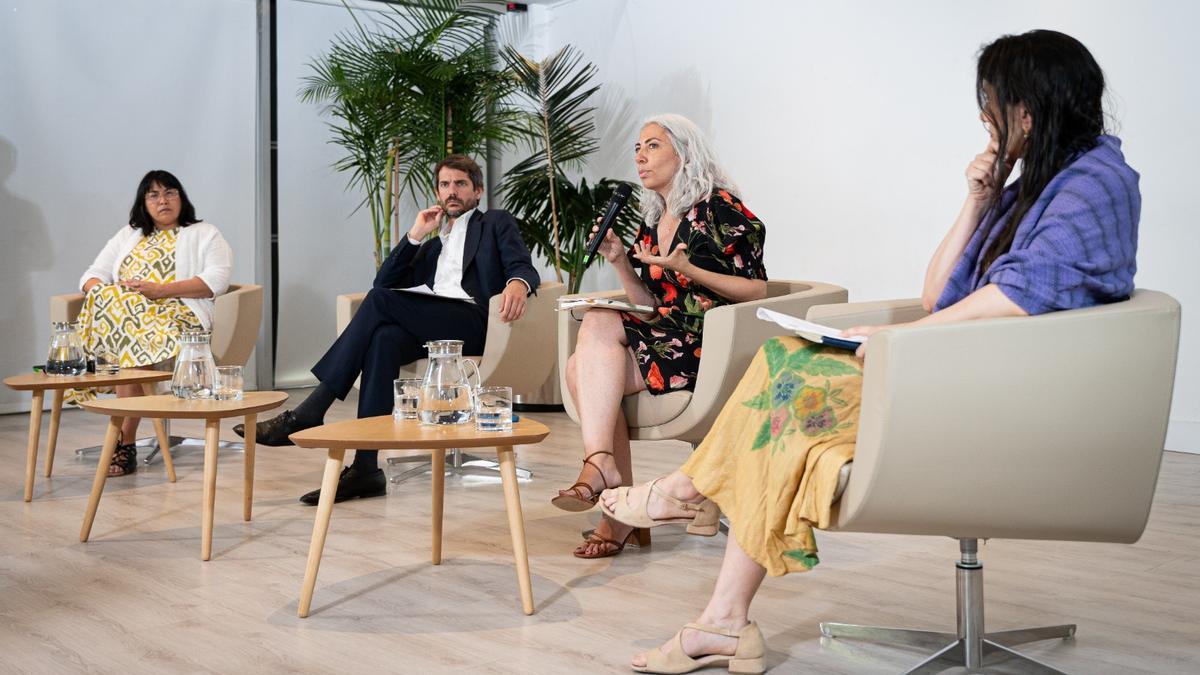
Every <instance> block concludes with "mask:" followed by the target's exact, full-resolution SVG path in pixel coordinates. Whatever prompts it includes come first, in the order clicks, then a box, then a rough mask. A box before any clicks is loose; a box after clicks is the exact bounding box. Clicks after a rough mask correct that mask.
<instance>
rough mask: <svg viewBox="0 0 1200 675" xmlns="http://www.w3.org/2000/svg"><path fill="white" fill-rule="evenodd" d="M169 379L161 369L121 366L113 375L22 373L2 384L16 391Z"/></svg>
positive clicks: (100, 385)
mask: <svg viewBox="0 0 1200 675" xmlns="http://www.w3.org/2000/svg"><path fill="white" fill-rule="evenodd" d="M169 379H171V373H169V372H166V371H163V370H145V369H140V368H122V369H121V370H120V371H119V372H117V373H116V374H115V375H97V374H96V373H85V374H83V375H47V374H45V373H22V374H20V375H13V376H12V377H6V378H4V384H6V385H8V387H9V388H11V389H16V390H17V391H28V390H38V389H75V388H80V389H83V388H87V387H111V386H113V385H117V384H142V383H145V382H162V381H163V380H169Z"/></svg>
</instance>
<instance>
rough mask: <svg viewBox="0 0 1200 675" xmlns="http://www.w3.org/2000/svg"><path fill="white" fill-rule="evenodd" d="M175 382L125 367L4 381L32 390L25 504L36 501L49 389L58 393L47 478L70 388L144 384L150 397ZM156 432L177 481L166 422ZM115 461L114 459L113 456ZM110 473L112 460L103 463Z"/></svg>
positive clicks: (48, 437)
mask: <svg viewBox="0 0 1200 675" xmlns="http://www.w3.org/2000/svg"><path fill="white" fill-rule="evenodd" d="M169 379H171V373H167V372H164V371H161V370H145V369H139V368H124V369H122V370H121V371H120V372H118V373H116V374H115V375H97V374H95V373H87V374H85V375H46V374H45V373H24V374H21V375H13V376H12V377H7V378H5V379H4V384H5V385H7V386H8V388H10V389H14V390H16V391H32V392H33V407H32V408H30V409H29V447H28V448H27V449H26V451H25V501H27V502H28V501H33V474H34V472H35V471H36V467H37V456H38V436H39V434H40V433H41V431H42V404H43V402H44V401H45V397H46V390H47V389H49V390H51V391H53V392H54V394H53V396H54V398H53V399H52V400H51V404H50V429H49V431H48V432H47V434H46V478H49V477H50V473H51V471H53V469H54V448H55V446H56V445H58V420H59V417H61V416H62V404H63V392H64V391H66V390H67V389H76V388H78V389H83V388H87V387H113V386H116V385H124V384H140V385H142V391H143V392H145V393H146V394H147V395H151V394H153V393H154V383H156V382H163V381H165V380H169ZM154 432H155V434H156V435H157V436H158V446H159V447H160V448H163V464H165V465H166V467H167V478H168V479H169V480H170V481H171V482H172V483H174V482H175V464H174V463H173V462H172V461H171V453H170V452H169V451H168V449H167V446H168V445H170V444H169V443H168V441H167V432H166V430H165V429H164V428H163V423H162V420H159V419H156V420H154ZM110 459H111V457H110ZM102 466H104V467H105V470H106V471H107V470H108V460H105V461H104V462H103V463H102Z"/></svg>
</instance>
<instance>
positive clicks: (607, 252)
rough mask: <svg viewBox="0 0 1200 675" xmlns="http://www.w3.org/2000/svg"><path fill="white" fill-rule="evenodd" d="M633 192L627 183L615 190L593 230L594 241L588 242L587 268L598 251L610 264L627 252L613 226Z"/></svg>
mask: <svg viewBox="0 0 1200 675" xmlns="http://www.w3.org/2000/svg"><path fill="white" fill-rule="evenodd" d="M632 192H633V188H631V187H629V185H627V184H625V183H621V184H620V185H618V186H617V187H616V189H615V190H613V193H612V197H610V198H609V200H608V204H606V205H605V206H604V214H603V215H601V216H600V218H598V219H597V221H596V226H595V227H593V228H592V239H591V241H589V242H588V247H587V252H586V253H584V256H583V266H584V267H585V268H586V267H587V266H588V264H589V263H590V262H591V261H592V258H593V257H595V255H596V251H600V252H601V254H602V255H603V256H604V259H605V260H607V261H608V262H610V263H612V262H615V261H616V260H617V258H618V257H619V256H621V255H624V253H625V251H624V248H623V247H622V245H621V240H620V239H619V238H618V237H617V235H615V234H613V231H612V226H613V223H615V222H616V220H617V215H618V214H620V213H621V209H622V208H624V207H625V202H627V201H629V195H630V194H631V193H632Z"/></svg>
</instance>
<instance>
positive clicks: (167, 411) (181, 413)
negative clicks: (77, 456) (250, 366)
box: [80, 391, 288, 419]
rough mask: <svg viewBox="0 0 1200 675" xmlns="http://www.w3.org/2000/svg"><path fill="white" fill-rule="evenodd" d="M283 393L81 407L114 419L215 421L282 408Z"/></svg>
mask: <svg viewBox="0 0 1200 675" xmlns="http://www.w3.org/2000/svg"><path fill="white" fill-rule="evenodd" d="M287 397H288V395H287V394H285V393H283V392H282V391H248V392H246V393H245V394H243V398H242V400H240V401H218V400H216V399H211V398H210V399H184V398H176V397H175V396H174V395H172V394H161V395H158V396H131V397H129V398H106V399H103V400H97V401H88V402H86V403H81V404H80V407H81V408H83V409H84V410H90V411H91V412H94V413H100V414H101V415H108V416H110V417H167V418H171V419H213V418H225V417H239V416H241V415H249V414H250V413H258V412H262V411H264V410H270V409H272V408H278V407H279V406H280V404H282V403H283V402H284V401H286V400H287Z"/></svg>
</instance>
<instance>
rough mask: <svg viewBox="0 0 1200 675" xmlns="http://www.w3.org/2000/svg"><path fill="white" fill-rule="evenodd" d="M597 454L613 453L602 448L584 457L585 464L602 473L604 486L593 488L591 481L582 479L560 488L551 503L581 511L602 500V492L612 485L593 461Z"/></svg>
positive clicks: (564, 508) (564, 509) (565, 509)
mask: <svg viewBox="0 0 1200 675" xmlns="http://www.w3.org/2000/svg"><path fill="white" fill-rule="evenodd" d="M596 455H609V456H610V457H611V456H612V453H611V452H609V451H608V450H601V451H599V452H593V453H592V454H590V455H588V456H587V457H584V458H583V463H584V464H590V465H591V466H592V468H593V469H595V470H596V473H598V474H600V482H601V483H604V487H602V488H600V489H599V490H597V489H595V488H593V487H592V486H591V484H590V483H588V482H586V481H582V480H581V481H579V482H577V483H575V484H574V485H572V486H571V487H569V488H567V489H566V490H559V491H558V496H557V497H554V498H553V499H551V500H550V503H551V504H553V505H555V506H557V507H558V508H560V509H562V510H563V511H572V512H579V511H587V510H588V509H590V508H592V507H593V506H595V505H596V502H598V501H600V493H601V492H604V491H605V490H607V489H609V488H611V487H612V486H611V485H609V484H608V481H607V480H605V479H604V472H603V471H601V470H600V467H598V466H596V464H595V462H593V461H592V458H593V457H595V456H596ZM584 490H587V495H586V496H584V492H583V491H584Z"/></svg>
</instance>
